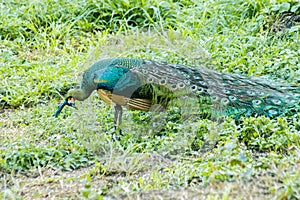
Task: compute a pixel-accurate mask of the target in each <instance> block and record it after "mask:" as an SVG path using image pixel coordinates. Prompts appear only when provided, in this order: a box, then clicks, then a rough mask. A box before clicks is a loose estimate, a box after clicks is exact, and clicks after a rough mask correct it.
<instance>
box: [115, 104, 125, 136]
mask: <svg viewBox="0 0 300 200" xmlns="http://www.w3.org/2000/svg"><path fill="white" fill-rule="evenodd" d="M122 113H123V109H122V106H120V105H118V104H117V105H115V114H114V132H116V131H117V129H119V133H118V135H121V136H122V135H123V134H122V130H121V129H120V125H121V124H122ZM117 139H119V138H118V137H117Z"/></svg>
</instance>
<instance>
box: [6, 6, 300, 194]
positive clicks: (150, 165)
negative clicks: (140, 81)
mask: <svg viewBox="0 0 300 200" xmlns="http://www.w3.org/2000/svg"><path fill="white" fill-rule="evenodd" d="M299 12H300V4H299V2H296V1H295V2H293V1H291V2H285V1H281V0H277V1H263V0H255V1H252V0H246V1H242V0H238V1H233V0H228V1H222V0H214V1H194V0H184V1H176V0H166V1H158V0H149V1H135V0H134V1H127V0H121V1H115V2H114V1H111V2H110V1H92V0H86V1H80V0H77V1H62V0H56V1H54V0H45V1H37V0H34V1H29V0H24V1H22V2H19V1H16V0H7V1H5V2H2V3H0V18H1V20H0V40H1V42H0V80H1V82H0V128H1V132H0V135H1V140H0V177H1V180H0V188H1V191H0V198H2V199H41V198H55V199H74V198H80V199H85V198H86V199H103V198H111V199H120V198H122V199H126V198H127V199H132V198H136V199H138V198H141V199H158V198H167V199H168V198H170V199H171V198H174V199H177V198H183V199H192V198H195V199H198V198H205V199H206V198H208V199H220V198H222V199H249V198H255V199H259V198H260V199H267V198H276V199H299V198H300V190H299V188H300V120H299V119H300V114H298V113H295V114H294V115H292V116H282V117H278V118H274V119H270V118H266V117H256V118H255V117H251V118H243V119H242V120H241V121H240V122H239V123H236V122H235V121H234V120H233V119H231V118H228V117H220V118H218V119H207V118H206V117H205V116H203V115H201V113H199V115H196V116H190V115H189V113H188V111H183V110H182V109H181V108H180V99H179V102H178V104H179V106H174V107H172V108H170V110H169V111H168V112H163V113H144V112H138V111H125V113H124V124H123V127H122V129H123V132H124V136H123V137H121V140H120V141H112V138H111V135H110V133H111V131H112V126H113V111H112V110H111V109H110V107H109V106H107V105H105V104H104V103H103V102H102V101H100V100H99V98H98V97H97V95H96V93H95V94H93V95H92V96H91V97H90V98H89V99H88V100H86V101H84V102H82V103H80V102H79V103H78V105H77V106H78V108H79V110H74V109H72V108H66V109H65V110H64V111H63V112H62V113H61V115H60V116H59V117H58V118H53V117H52V114H53V113H54V112H55V110H56V109H57V105H58V104H59V103H60V102H61V101H62V100H63V98H64V95H65V94H66V92H67V90H68V89H69V88H72V87H76V86H77V85H78V84H79V83H80V76H81V74H82V72H83V71H84V70H85V69H87V68H88V67H89V66H90V65H91V64H92V63H94V62H95V61H97V60H99V59H103V58H110V57H138V58H144V59H153V60H163V61H168V62H172V63H181V64H186V65H192V66H204V67H207V68H211V69H214V70H218V71H222V72H229V73H240V74H244V75H249V76H259V77H268V78H272V79H274V81H278V82H284V83H289V84H296V85H297V84H298V85H299V84H300V78H299V74H300V71H299V67H300V51H299V49H300V42H299V41H300V40H299V39H300V35H299V21H298V18H297V16H298V14H299ZM299 19H300V17H299Z"/></svg>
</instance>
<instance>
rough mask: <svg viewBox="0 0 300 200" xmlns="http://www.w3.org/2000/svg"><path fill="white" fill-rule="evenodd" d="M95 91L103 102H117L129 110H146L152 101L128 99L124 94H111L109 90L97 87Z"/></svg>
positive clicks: (110, 103) (111, 103)
mask: <svg viewBox="0 0 300 200" xmlns="http://www.w3.org/2000/svg"><path fill="white" fill-rule="evenodd" d="M97 93H98V95H99V97H100V98H101V99H102V100H103V101H104V102H105V103H107V104H109V105H114V104H118V105H121V106H124V107H126V108H128V109H130V110H142V111H147V112H148V111H149V110H150V108H151V106H152V101H151V100H150V99H139V98H131V99H130V98H127V97H124V96H120V95H116V94H112V93H111V92H110V91H107V90H101V89H98V90H97Z"/></svg>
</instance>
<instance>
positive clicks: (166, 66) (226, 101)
mask: <svg viewBox="0 0 300 200" xmlns="http://www.w3.org/2000/svg"><path fill="white" fill-rule="evenodd" d="M94 90H104V91H107V92H108V93H109V94H115V95H117V96H118V97H119V96H121V97H124V98H125V97H126V98H127V99H126V101H130V100H133V99H136V101H135V102H134V103H138V102H139V101H138V100H141V99H142V100H145V101H144V102H151V104H152V105H155V104H160V105H161V107H163V108H167V107H168V105H169V102H170V101H171V100H172V99H175V98H179V97H183V96H193V97H195V98H196V99H198V103H199V104H200V105H202V106H203V107H202V108H205V109H211V112H214V110H215V112H216V113H217V114H220V115H228V116H232V117H233V118H235V119H239V118H240V117H241V116H246V117H249V116H259V115H265V116H267V117H276V116H279V115H283V114H293V113H295V112H297V111H298V108H299V100H300V95H299V94H300V87H299V86H292V85H284V84H275V83H274V82H272V81H270V80H267V79H264V78H257V77H247V76H242V75H239V74H227V73H221V72H218V71H213V70H210V69H207V68H202V67H190V66H185V65H177V64H170V63H167V62H158V61H149V60H143V59H135V58H116V59H106V60H101V61H99V62H97V63H95V64H94V65H92V66H91V67H90V68H89V69H88V70H87V71H86V72H85V73H84V74H83V79H82V82H81V87H80V89H77V90H76V89H75V90H74V89H73V90H70V91H69V93H68V94H67V97H70V96H71V97H74V99H77V100H84V99H86V98H88V97H89V96H90V94H91V93H92V92H93V91H94ZM108 98H110V99H111V101H112V102H114V100H113V99H112V97H108ZM128 99H129V100H128ZM124 101H125V100H124ZM114 103H116V104H118V102H114ZM141 104H142V103H141ZM145 104H146V103H145ZM204 104H205V105H204ZM136 106H137V107H138V105H136ZM144 106H145V105H144ZM145 107H146V106H145ZM131 108H132V107H131ZM147 108H148V107H147ZM143 109H144V110H146V108H141V109H140V110H143ZM56 115H58V114H56Z"/></svg>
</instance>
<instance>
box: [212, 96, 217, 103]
mask: <svg viewBox="0 0 300 200" xmlns="http://www.w3.org/2000/svg"><path fill="white" fill-rule="evenodd" d="M211 100H212V101H213V102H216V101H218V100H219V97H218V96H212V97H211Z"/></svg>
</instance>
